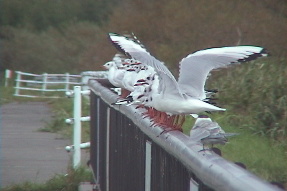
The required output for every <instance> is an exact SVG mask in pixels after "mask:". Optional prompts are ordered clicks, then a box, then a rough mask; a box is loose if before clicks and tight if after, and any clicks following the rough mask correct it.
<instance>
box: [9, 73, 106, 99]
mask: <svg viewBox="0 0 287 191" xmlns="http://www.w3.org/2000/svg"><path fill="white" fill-rule="evenodd" d="M15 73H16V79H15V81H16V86H15V94H14V96H22V97H34V98H35V97H45V98H59V97H63V96H64V94H63V96H55V95H48V92H67V91H69V90H72V89H73V86H83V90H87V89H88V88H87V86H86V84H87V82H88V80H89V79H90V78H97V79H99V78H107V72H106V71H85V72H82V73H81V74H80V75H71V74H69V73H65V74H47V73H44V74H32V73H27V72H20V71H16V72H15ZM35 92H38V93H35Z"/></svg>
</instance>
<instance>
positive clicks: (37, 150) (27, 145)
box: [0, 102, 71, 187]
mask: <svg viewBox="0 0 287 191" xmlns="http://www.w3.org/2000/svg"><path fill="white" fill-rule="evenodd" d="M50 119H51V111H50V109H49V107H48V106H47V105H46V104H45V103H42V102H28V103H9V104H5V105H3V106H1V127H0V140H1V145H0V146H1V150H0V157H1V161H0V167H1V176H0V179H1V182H0V185H1V187H5V186H9V185H12V184H16V183H23V182H25V181H31V182H37V183H42V182H45V181H47V180H48V179H50V178H52V177H53V176H54V175H55V174H65V173H66V172H67V167H68V164H69V162H70V160H71V154H67V152H66V151H65V146H66V145H69V144H70V141H69V140H64V139H62V138H61V136H60V135H57V134H54V133H46V132H39V131H38V130H39V129H40V128H43V127H45V124H46V123H47V122H48V121H49V120H50Z"/></svg>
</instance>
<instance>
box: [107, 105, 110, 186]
mask: <svg viewBox="0 0 287 191" xmlns="http://www.w3.org/2000/svg"><path fill="white" fill-rule="evenodd" d="M106 129H107V137H106V139H107V140H106V191H109V178H110V175H109V170H110V160H109V159H110V108H109V107H108V108H107V128H106Z"/></svg>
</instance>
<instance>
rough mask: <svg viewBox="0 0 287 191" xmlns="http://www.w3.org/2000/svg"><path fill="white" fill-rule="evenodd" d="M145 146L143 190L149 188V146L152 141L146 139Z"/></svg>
mask: <svg viewBox="0 0 287 191" xmlns="http://www.w3.org/2000/svg"><path fill="white" fill-rule="evenodd" d="M145 145H146V147H145V191H150V188H151V147H152V143H151V142H150V141H146V144H145Z"/></svg>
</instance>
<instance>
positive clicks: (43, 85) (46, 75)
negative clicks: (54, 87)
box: [42, 73, 48, 95]
mask: <svg viewBox="0 0 287 191" xmlns="http://www.w3.org/2000/svg"><path fill="white" fill-rule="evenodd" d="M47 81H48V74H47V73H44V74H43V84H42V94H43V95H44V94H45V91H46V89H47Z"/></svg>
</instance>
